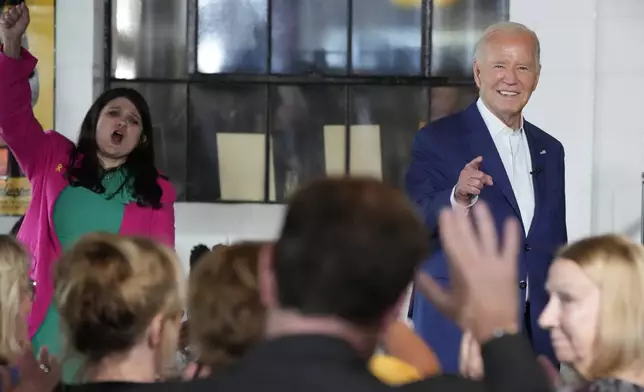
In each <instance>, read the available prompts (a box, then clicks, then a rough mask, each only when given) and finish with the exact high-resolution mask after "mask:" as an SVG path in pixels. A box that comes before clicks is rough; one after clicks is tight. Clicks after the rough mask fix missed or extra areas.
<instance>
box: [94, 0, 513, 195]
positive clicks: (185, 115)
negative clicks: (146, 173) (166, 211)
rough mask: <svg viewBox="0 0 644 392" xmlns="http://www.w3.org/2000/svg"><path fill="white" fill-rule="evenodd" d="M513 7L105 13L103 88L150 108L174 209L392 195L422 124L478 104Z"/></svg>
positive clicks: (234, 6)
mask: <svg viewBox="0 0 644 392" xmlns="http://www.w3.org/2000/svg"><path fill="white" fill-rule="evenodd" d="M508 2H509V0H432V1H430V0H422V1H421V0H416V1H414V0H111V1H109V0H108V1H107V2H106V4H107V5H106V11H107V17H106V24H107V28H106V38H107V45H106V56H105V57H106V61H107V64H108V67H106V68H107V71H106V72H107V74H106V80H107V81H108V82H107V86H106V87H113V86H117V85H118V86H130V87H134V88H136V89H138V90H139V91H141V92H142V93H143V94H144V95H145V97H146V98H147V99H148V101H149V104H150V107H151V110H152V115H153V121H154V124H155V147H156V149H157V159H158V165H159V167H160V168H161V169H162V170H163V171H164V172H165V173H167V174H168V175H169V176H170V178H171V179H172V181H173V182H174V183H175V185H176V186H177V189H178V193H179V199H180V200H183V201H195V202H217V201H223V202H227V201H244V202H283V201H284V200H285V198H286V197H288V195H289V194H290V193H291V192H292V191H293V190H294V189H296V188H297V187H298V186H300V185H302V184H304V183H306V182H308V181H310V180H312V179H315V178H317V177H320V176H325V175H328V174H344V173H348V174H365V175H372V176H376V177H378V178H381V179H382V180H383V181H385V182H387V183H390V184H393V185H396V186H400V185H402V181H403V177H404V172H405V169H406V167H407V165H408V163H409V155H410V147H411V140H412V138H413V135H414V133H415V132H416V131H417V130H418V129H419V127H421V126H422V125H423V124H424V123H426V122H428V121H432V120H434V119H436V118H439V117H442V116H445V115H448V114H451V113H454V112H456V111H458V110H461V109H462V108H464V107H465V106H466V105H468V104H469V103H471V102H472V101H473V100H474V98H475V97H476V89H475V86H474V83H473V80H472V71H471V67H472V65H471V64H472V57H473V52H474V46H475V43H476V40H477V39H478V38H479V36H480V34H481V33H482V31H483V30H484V29H485V28H486V27H487V26H488V25H490V24H492V23H494V22H497V21H500V20H507V18H508Z"/></svg>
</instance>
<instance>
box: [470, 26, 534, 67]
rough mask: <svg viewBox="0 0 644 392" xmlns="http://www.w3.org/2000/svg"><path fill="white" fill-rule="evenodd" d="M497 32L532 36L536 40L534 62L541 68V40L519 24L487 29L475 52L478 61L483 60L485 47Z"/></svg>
mask: <svg viewBox="0 0 644 392" xmlns="http://www.w3.org/2000/svg"><path fill="white" fill-rule="evenodd" d="M497 32H504V33H524V34H529V35H530V36H532V38H533V39H534V61H535V63H536V64H537V65H538V66H541V44H539V38H538V37H537V34H536V33H535V32H534V31H532V30H530V29H529V28H528V27H527V26H525V25H523V24H521V23H517V22H500V23H495V24H493V25H491V26H490V27H488V28H487V29H485V31H484V32H483V35H482V36H481V38H480V39H479V41H478V42H477V43H476V50H475V52H474V58H475V59H476V61H480V60H481V56H482V55H483V52H484V51H485V46H486V45H487V43H488V41H489V39H490V36H491V35H492V34H494V33H497Z"/></svg>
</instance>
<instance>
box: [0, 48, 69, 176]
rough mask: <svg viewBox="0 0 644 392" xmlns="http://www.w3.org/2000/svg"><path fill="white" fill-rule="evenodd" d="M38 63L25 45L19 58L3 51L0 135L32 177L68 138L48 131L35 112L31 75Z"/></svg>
mask: <svg viewBox="0 0 644 392" xmlns="http://www.w3.org/2000/svg"><path fill="white" fill-rule="evenodd" d="M36 63H37V60H36V58H35V57H33V56H32V55H31V54H30V53H29V52H28V51H27V50H26V49H24V48H23V49H22V52H21V56H20V58H19V59H12V58H10V57H7V56H5V55H4V54H3V53H0V75H2V76H1V77H0V137H1V138H2V139H3V140H4V142H5V143H6V144H7V146H9V149H10V150H11V151H12V152H13V155H14V156H15V158H16V160H17V161H18V164H19V165H20V168H21V169H22V171H23V172H24V173H25V175H26V176H27V178H28V179H29V180H30V181H31V180H32V179H33V177H34V175H37V174H38V173H42V172H43V170H44V169H45V165H46V163H47V162H48V161H49V160H50V159H51V157H52V156H53V155H54V154H55V150H56V149H57V148H59V147H60V146H61V145H60V143H59V140H57V139H64V138H63V137H62V136H61V135H58V134H57V133H55V132H47V133H45V132H44V131H43V128H42V126H41V125H40V123H39V122H38V120H37V119H36V118H35V116H34V112H33V109H32V107H31V87H30V85H29V75H30V74H31V73H32V72H33V71H34V69H35V67H36ZM65 140H66V139H65ZM66 142H68V141H67V140H66ZM70 146H71V143H70Z"/></svg>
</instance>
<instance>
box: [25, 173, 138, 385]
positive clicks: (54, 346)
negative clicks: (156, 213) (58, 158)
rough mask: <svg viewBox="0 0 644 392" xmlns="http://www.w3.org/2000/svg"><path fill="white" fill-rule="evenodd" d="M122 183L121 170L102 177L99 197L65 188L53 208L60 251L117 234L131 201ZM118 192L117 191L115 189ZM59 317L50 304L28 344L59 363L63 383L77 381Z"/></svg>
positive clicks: (77, 364)
mask: <svg viewBox="0 0 644 392" xmlns="http://www.w3.org/2000/svg"><path fill="white" fill-rule="evenodd" d="M125 180H126V176H125V174H124V172H123V170H122V169H119V170H116V171H110V172H107V174H106V175H105V176H104V177H103V186H104V187H105V193H102V194H99V193H95V192H92V191H91V190H89V189H87V188H83V187H72V186H67V187H66V188H65V189H63V191H62V192H61V193H60V195H59V196H58V199H57V200H56V204H55V205H54V212H53V221H54V229H55V232H56V236H57V237H58V241H59V242H60V245H61V248H62V250H63V252H64V251H66V250H68V249H70V248H71V247H72V246H74V244H75V243H76V241H78V239H79V238H81V237H82V236H84V235H85V234H89V233H93V232H108V233H118V232H119V229H120V228H121V222H122V220H123V212H124V210H125V205H126V204H128V203H129V202H132V201H134V198H133V197H132V196H131V192H130V190H131V187H129V186H123V187H122V186H121V185H122V184H123V183H124V181H125ZM119 188H120V189H119ZM62 339H63V336H62V333H61V329H60V320H59V314H58V311H57V309H56V306H55V303H54V301H52V303H51V305H50V306H49V309H48V310H47V315H46V316H45V320H44V321H43V323H42V325H41V326H40V328H39V329H38V331H37V332H36V334H35V336H34V338H33V341H32V344H33V347H34V351H35V352H36V353H38V352H40V348H41V347H47V350H48V351H49V352H50V353H51V354H52V355H54V356H56V357H57V358H58V359H59V360H62V368H63V376H62V377H63V381H64V382H67V383H72V382H75V381H78V375H77V373H78V370H79V369H80V367H81V364H82V361H80V360H79V359H77V358H74V357H72V356H71V355H70V353H67V352H65V348H64V347H63V344H62V343H63V342H62Z"/></svg>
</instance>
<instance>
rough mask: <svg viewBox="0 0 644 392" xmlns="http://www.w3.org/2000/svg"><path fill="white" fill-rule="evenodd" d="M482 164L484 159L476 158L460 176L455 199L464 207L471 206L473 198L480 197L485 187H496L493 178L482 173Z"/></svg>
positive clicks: (464, 168)
mask: <svg viewBox="0 0 644 392" xmlns="http://www.w3.org/2000/svg"><path fill="white" fill-rule="evenodd" d="M481 163H483V157H481V156H479V157H476V158H474V159H473V160H472V161H470V162H469V163H468V164H466V165H465V167H463V170H461V174H459V176H458V183H457V184H456V189H455V190H454V198H455V199H456V201H457V202H458V203H459V204H461V205H463V206H467V205H469V204H470V203H471V200H472V197H474V196H478V195H480V194H481V191H482V190H483V188H484V187H486V186H491V185H494V182H493V181H492V177H490V176H489V175H487V174H485V173H484V172H482V171H481Z"/></svg>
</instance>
